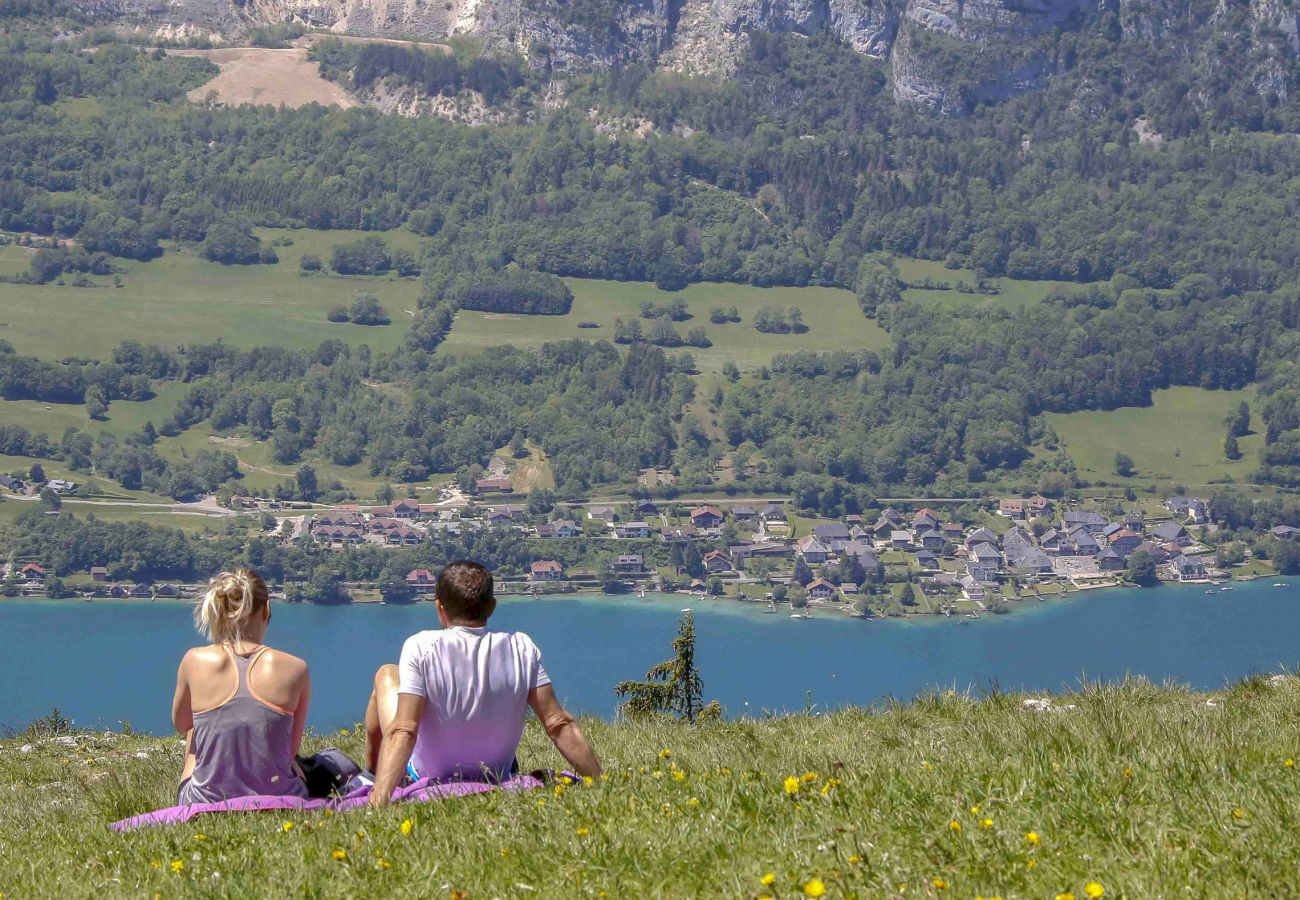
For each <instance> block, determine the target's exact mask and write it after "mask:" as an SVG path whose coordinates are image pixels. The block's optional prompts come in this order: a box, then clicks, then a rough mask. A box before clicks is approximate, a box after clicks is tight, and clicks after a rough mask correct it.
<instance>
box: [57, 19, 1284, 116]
mask: <svg viewBox="0 0 1300 900" xmlns="http://www.w3.org/2000/svg"><path fill="white" fill-rule="evenodd" d="M1207 3H1208V4H1210V5H1211V7H1212V9H1213V11H1212V12H1211V13H1210V14H1208V15H1206V14H1205V13H1204V12H1203V11H1202V10H1201V9H1200V7H1202V6H1205V5H1206V4H1207ZM1215 4H1217V6H1216V5H1215ZM82 6H83V8H86V9H88V10H95V11H97V12H100V13H101V14H108V15H112V16H115V17H117V18H119V19H123V20H126V21H132V22H135V23H137V24H141V23H145V22H151V23H157V24H162V23H171V24H175V23H188V24H193V25H196V26H199V27H202V28H209V29H218V30H221V31H223V32H225V33H238V32H239V31H240V30H242V29H245V28H247V27H249V26H252V25H260V24H268V23H274V22H285V21H298V22H303V23H306V24H310V25H313V26H317V27H326V28H330V29H333V30H335V31H338V32H340V33H344V32H346V33H349V34H357V35H367V36H377V37H390V38H397V37H417V38H435V39H436V38H442V37H448V36H452V35H461V34H463V35H473V36H476V37H479V38H481V39H482V40H484V41H485V42H486V43H488V44H489V45H491V46H496V47H500V48H502V49H510V50H513V51H516V52H519V53H521V54H523V55H524V56H525V57H527V58H528V59H529V60H530V61H532V62H533V63H534V64H535V65H538V66H543V67H546V68H547V69H549V70H551V71H554V72H564V71H583V70H591V69H601V68H608V67H611V66H616V65H622V64H627V63H630V62H645V63H651V64H654V65H656V66H658V67H661V68H667V69H672V70H676V71H682V72H689V73H695V74H709V73H721V74H725V73H726V72H727V71H728V70H729V69H730V68H731V67H732V66H733V65H734V63H735V61H736V59H737V58H738V57H739V55H740V54H741V53H742V52H743V50H744V48H745V46H746V43H747V41H748V36H749V35H750V34H751V33H754V32H795V33H801V34H813V33H814V32H817V31H821V30H823V29H829V30H831V31H833V32H835V33H836V34H837V35H839V36H840V37H841V38H843V39H844V40H845V41H846V42H847V43H849V44H850V45H851V46H852V47H853V48H854V49H855V50H857V51H858V52H860V53H864V54H868V55H870V56H874V57H877V58H880V59H883V60H887V61H888V63H889V66H890V70H891V72H892V77H893V89H894V93H895V96H896V97H897V98H898V99H899V100H900V101H903V102H907V103H912V104H918V105H922V106H926V107H930V108H933V109H936V110H939V111H942V112H945V113H949V114H959V113H961V112H962V111H964V110H965V109H968V108H969V106H970V105H971V104H972V103H976V102H981V101H996V100H998V99H1001V98H1004V97H1008V96H1011V95H1013V94H1016V93H1019V92H1021V91H1024V90H1029V89H1032V88H1034V87H1036V86H1039V85H1040V84H1041V83H1042V82H1043V80H1044V79H1045V78H1046V77H1048V76H1049V75H1050V74H1051V71H1052V63H1051V61H1050V60H1049V59H1048V58H1047V56H1046V55H1045V54H1044V53H1043V52H1042V51H1041V50H1037V49H1036V47H1038V46H1039V45H1041V44H1042V43H1043V42H1042V41H1041V40H1037V39H1038V38H1040V36H1043V35H1045V34H1047V33H1049V32H1051V31H1053V30H1054V29H1062V30H1069V29H1077V28H1085V27H1092V26H1094V25H1096V24H1097V23H1098V22H1100V21H1101V20H1102V18H1103V17H1105V16H1107V14H1109V17H1110V19H1116V18H1117V19H1118V21H1119V22H1120V23H1121V28H1122V31H1123V34H1124V36H1125V37H1129V38H1136V39H1139V40H1157V41H1158V40H1165V39H1170V38H1167V36H1169V35H1176V36H1177V37H1176V38H1173V39H1177V40H1188V33H1189V25H1188V23H1189V22H1191V23H1194V24H1193V25H1192V26H1190V30H1191V31H1196V30H1198V29H1201V28H1202V27H1214V24H1215V23H1214V21H1213V20H1214V19H1215V18H1217V19H1219V20H1220V22H1219V27H1221V28H1225V29H1229V30H1230V31H1232V32H1233V33H1235V34H1236V35H1238V36H1242V35H1244V39H1245V40H1246V41H1247V42H1248V44H1249V47H1250V48H1251V51H1252V52H1257V53H1258V55H1259V57H1260V60H1259V63H1258V65H1257V66H1256V68H1255V71H1256V73H1257V75H1256V83H1257V87H1258V89H1259V90H1260V91H1261V92H1267V91H1273V92H1276V93H1282V94H1284V93H1285V90H1286V84H1285V82H1286V78H1285V68H1286V65H1287V63H1288V61H1289V59H1290V58H1293V57H1294V56H1295V55H1296V54H1297V52H1300V14H1298V13H1297V12H1296V11H1295V10H1294V9H1293V8H1292V6H1291V2H1290V0H1248V2H1245V3H1242V2H1235V0H86V2H84V3H83V4H82ZM1193 7H1195V8H1193ZM1202 50H1203V45H1202ZM1191 52H1193V49H1192V48H1191V47H1190V45H1189V49H1188V53H1191ZM954 71H959V72H960V73H961V75H960V78H959V79H954V76H953V74H952V73H953V72H954Z"/></svg>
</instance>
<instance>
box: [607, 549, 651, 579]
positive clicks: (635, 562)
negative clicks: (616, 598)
mask: <svg viewBox="0 0 1300 900" xmlns="http://www.w3.org/2000/svg"><path fill="white" fill-rule="evenodd" d="M611 569H612V571H613V572H614V574H615V575H642V574H644V573H645V559H644V558H643V557H642V556H641V554H639V553H625V554H622V555H621V556H618V557H616V558H615V559H614V563H613V565H612V566H611Z"/></svg>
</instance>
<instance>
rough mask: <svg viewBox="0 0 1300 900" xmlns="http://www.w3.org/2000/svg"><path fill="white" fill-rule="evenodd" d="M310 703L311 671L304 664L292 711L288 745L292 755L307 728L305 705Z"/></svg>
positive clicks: (296, 753)
mask: <svg viewBox="0 0 1300 900" xmlns="http://www.w3.org/2000/svg"><path fill="white" fill-rule="evenodd" d="M310 705H311V671H310V670H309V669H308V668H307V666H306V665H303V667H302V688H301V690H300V692H299V694H298V705H297V706H296V707H295V708H294V711H293V738H292V739H291V740H290V745H291V746H292V747H293V755H294V756H297V755H298V750H299V748H300V747H301V746H302V733H303V731H305V730H306V729H307V707H308V706H310Z"/></svg>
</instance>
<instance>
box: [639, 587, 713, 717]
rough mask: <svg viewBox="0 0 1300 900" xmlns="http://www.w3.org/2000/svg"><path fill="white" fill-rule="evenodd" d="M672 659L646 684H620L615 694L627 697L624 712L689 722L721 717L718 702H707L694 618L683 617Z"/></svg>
mask: <svg viewBox="0 0 1300 900" xmlns="http://www.w3.org/2000/svg"><path fill="white" fill-rule="evenodd" d="M673 651H674V653H675V656H674V657H673V658H672V659H668V660H664V661H663V662H661V663H656V664H655V665H653V666H651V667H650V671H648V672H646V673H645V677H646V680H645V681H621V682H619V683H618V685H617V686H616V687H615V688H614V693H615V694H617V695H618V696H619V697H625V698H627V699H625V700H624V701H623V704H622V706H621V707H620V708H621V710H622V711H623V713H624V714H625V715H627V716H628V717H629V718H633V719H641V718H653V717H656V716H668V717H671V718H677V719H681V720H683V721H686V722H695V721H698V720H705V719H716V718H718V717H719V716H721V715H722V707H721V705H719V703H718V701H717V700H714V701H712V702H710V703H708V704H706V703H705V702H704V681H703V680H702V679H701V678H700V671H699V669H698V668H696V665H695V617H694V615H693V614H692V613H690V612H689V611H688V612H686V613H685V614H684V615H683V616H682V621H681V624H680V625H679V626H678V628H677V637H676V638H674V639H673Z"/></svg>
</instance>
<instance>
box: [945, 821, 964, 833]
mask: <svg viewBox="0 0 1300 900" xmlns="http://www.w3.org/2000/svg"><path fill="white" fill-rule="evenodd" d="M948 830H949V831H951V832H952V833H953V834H956V833H957V832H959V831H961V823H960V822H958V821H957V820H956V819H953V820H952V821H951V822H949V823H948Z"/></svg>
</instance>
